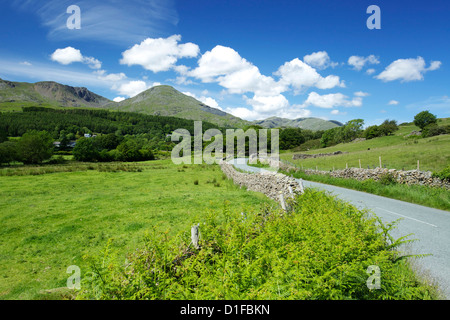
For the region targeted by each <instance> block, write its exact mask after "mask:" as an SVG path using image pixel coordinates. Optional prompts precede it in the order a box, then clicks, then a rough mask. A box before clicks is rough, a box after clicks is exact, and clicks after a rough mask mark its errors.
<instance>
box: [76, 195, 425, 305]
mask: <svg viewBox="0 0 450 320" xmlns="http://www.w3.org/2000/svg"><path fill="white" fill-rule="evenodd" d="M300 197H301V198H298V199H297V200H298V201H297V202H296V203H293V204H292V208H293V210H292V211H291V212H289V213H282V212H280V211H279V210H278V209H274V208H261V209H259V210H245V211H244V212H245V213H244V214H242V213H241V210H239V211H237V212H230V211H229V210H228V209H227V207H224V209H223V210H222V212H217V211H211V212H209V213H207V214H206V215H205V214H202V215H200V214H199V216H198V217H197V219H201V221H202V222H203V223H202V224H201V225H200V243H199V244H200V249H195V248H193V246H192V245H190V230H186V232H183V233H180V234H178V235H177V236H176V237H172V238H171V237H169V236H168V233H167V232H165V233H160V232H158V231H157V229H154V230H153V232H152V233H150V234H149V235H148V236H147V237H146V239H145V240H144V243H143V246H142V247H141V248H140V249H138V250H135V251H133V253H131V254H130V255H128V257H127V261H126V264H125V265H124V264H123V260H122V259H121V261H120V262H116V261H117V260H116V259H115V256H114V253H113V252H111V250H110V246H111V243H108V245H107V247H106V249H105V251H104V252H102V253H100V255H98V256H91V257H85V258H86V260H87V261H88V264H89V265H90V270H88V271H89V272H87V273H86V274H90V276H87V277H83V279H82V284H81V288H82V291H81V292H80V294H79V295H78V297H77V298H78V299H108V300H109V299H152V300H158V299H163V300H177V299H182V300H191V299H207V300H219V299H220V300H223V299H230V300H240V299H243V300H252V299H258V300H271V299H295V300H303V299H313V300H327V299H408V300H413V299H430V298H431V297H432V296H433V291H432V290H431V289H430V288H429V287H427V286H425V285H422V284H421V283H420V282H419V281H418V279H417V278H416V277H415V275H414V273H413V272H412V271H411V269H409V267H408V264H407V263H406V261H407V260H406V258H405V257H400V256H399V253H398V252H397V251H396V249H397V247H398V246H399V245H401V244H403V243H405V242H407V241H408V240H405V239H404V238H400V239H394V238H392V236H391V235H390V234H389V233H390V231H391V230H392V228H393V227H394V225H395V224H394V223H392V224H389V225H384V224H383V223H382V222H381V220H377V219H376V218H368V216H367V212H366V211H360V210H358V209H357V208H355V207H354V206H351V205H349V204H347V203H345V202H343V201H340V200H336V199H335V198H334V197H332V196H331V195H327V194H325V193H324V192H320V191H317V190H311V189H307V190H306V192H305V193H304V194H303V195H301V196H300ZM377 223H378V224H377ZM371 265H376V266H378V267H379V268H380V269H381V270H382V281H381V288H380V289H378V290H370V289H369V288H368V286H367V280H368V277H369V275H368V274H367V273H366V271H367V269H368V267H369V266H371Z"/></svg>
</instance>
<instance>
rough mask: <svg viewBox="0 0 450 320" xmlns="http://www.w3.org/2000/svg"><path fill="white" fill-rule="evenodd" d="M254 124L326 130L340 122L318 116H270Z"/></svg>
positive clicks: (339, 124)
mask: <svg viewBox="0 0 450 320" xmlns="http://www.w3.org/2000/svg"><path fill="white" fill-rule="evenodd" d="M253 122H254V123H255V124H257V125H259V126H262V127H264V128H269V129H271V128H300V129H306V130H312V131H318V130H328V129H332V128H336V127H340V126H342V123H340V122H338V121H333V120H330V121H328V120H323V119H319V118H298V119H294V120H291V119H285V118H279V117H270V118H267V119H265V120H255V121H253Z"/></svg>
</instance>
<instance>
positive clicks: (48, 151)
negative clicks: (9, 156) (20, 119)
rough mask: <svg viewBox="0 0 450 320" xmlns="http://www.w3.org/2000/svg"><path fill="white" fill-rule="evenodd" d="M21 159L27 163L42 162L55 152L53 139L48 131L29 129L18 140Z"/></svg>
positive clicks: (18, 151)
mask: <svg viewBox="0 0 450 320" xmlns="http://www.w3.org/2000/svg"><path fill="white" fill-rule="evenodd" d="M17 153H18V157H19V159H20V160H21V161H22V162H23V163H25V164H34V163H41V162H42V161H44V160H47V159H50V158H51V156H52V154H53V139H52V137H51V135H50V134H49V133H48V132H47V131H36V130H33V131H29V132H26V133H25V134H24V135H23V136H22V138H20V140H19V141H18V142H17Z"/></svg>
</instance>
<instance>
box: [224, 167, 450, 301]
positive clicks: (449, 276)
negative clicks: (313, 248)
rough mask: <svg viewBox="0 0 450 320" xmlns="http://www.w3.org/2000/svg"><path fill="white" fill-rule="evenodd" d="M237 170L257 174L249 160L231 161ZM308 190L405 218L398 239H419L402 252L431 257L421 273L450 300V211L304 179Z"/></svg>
mask: <svg viewBox="0 0 450 320" xmlns="http://www.w3.org/2000/svg"><path fill="white" fill-rule="evenodd" d="M230 163H233V164H234V165H235V166H236V167H238V168H240V169H242V170H246V171H251V172H257V171H259V170H260V169H259V168H255V167H250V166H248V165H247V164H246V159H235V160H232V161H230ZM303 185H304V187H307V188H318V189H322V190H326V191H329V192H331V193H332V194H334V195H336V196H337V197H339V198H340V199H343V200H345V201H348V202H350V203H352V204H353V205H355V206H356V207H358V208H361V209H363V208H367V209H370V210H371V211H372V212H373V213H375V214H376V215H377V216H378V217H380V218H381V220H382V221H383V223H388V222H391V221H394V220H398V219H401V220H400V221H399V222H398V224H397V228H396V229H394V230H393V231H392V232H391V235H392V236H394V238H399V237H401V236H405V235H408V234H412V235H411V236H409V237H408V239H417V241H414V242H412V243H409V244H407V245H405V246H403V247H401V250H402V251H403V252H404V253H405V254H407V253H413V254H431V256H427V257H423V258H420V259H414V264H415V265H416V266H417V268H418V269H417V272H419V273H423V274H425V275H426V276H428V277H431V278H432V279H434V280H435V281H436V282H437V283H438V284H439V286H440V288H441V289H442V291H443V293H444V294H445V296H446V299H449V300H450V212H449V211H443V210H438V209H433V208H428V207H424V206H420V205H416V204H411V203H408V202H403V201H399V200H394V199H389V198H385V197H380V196H376V195H373V194H369V193H365V192H360V191H355V190H350V189H345V188H341V187H336V186H331V185H326V184H322V183H317V182H311V181H305V180H303Z"/></svg>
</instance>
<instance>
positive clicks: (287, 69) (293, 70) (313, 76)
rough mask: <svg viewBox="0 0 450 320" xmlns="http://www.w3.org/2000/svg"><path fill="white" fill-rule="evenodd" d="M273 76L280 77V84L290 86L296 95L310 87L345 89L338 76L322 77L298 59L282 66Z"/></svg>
mask: <svg viewBox="0 0 450 320" xmlns="http://www.w3.org/2000/svg"><path fill="white" fill-rule="evenodd" d="M275 75H278V76H280V83H281V84H283V85H285V86H292V87H293V88H294V90H295V91H296V92H297V93H299V92H300V91H302V90H304V89H307V88H310V87H316V88H318V89H332V88H334V87H345V84H344V82H343V81H341V80H340V79H339V77H338V76H335V75H329V76H327V77H322V76H321V75H320V74H319V73H318V72H317V71H316V69H314V68H313V67H311V66H310V65H308V64H306V63H305V62H303V61H301V60H300V59H298V58H295V59H293V60H291V61H288V62H286V63H285V64H283V65H282V66H281V67H280V68H279V69H278V70H277V71H276V72H275Z"/></svg>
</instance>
